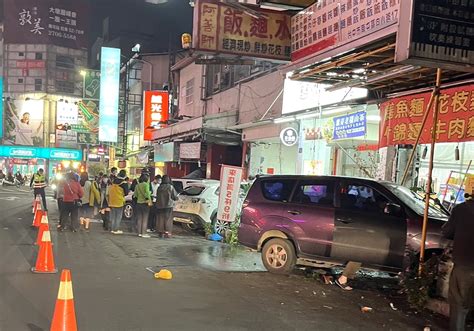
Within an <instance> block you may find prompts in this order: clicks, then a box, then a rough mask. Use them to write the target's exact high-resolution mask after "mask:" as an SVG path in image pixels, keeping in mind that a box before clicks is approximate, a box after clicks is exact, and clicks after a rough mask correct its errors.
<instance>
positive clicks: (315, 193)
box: [291, 181, 334, 206]
mask: <svg viewBox="0 0 474 331" xmlns="http://www.w3.org/2000/svg"><path fill="white" fill-rule="evenodd" d="M333 201H334V185H333V184H332V183H327V182H326V183H325V182H320V181H319V182H318V181H302V182H299V183H298V185H297V187H296V190H295V194H294V195H293V198H292V199H291V202H295V203H303V204H307V205H321V206H332V205H333Z"/></svg>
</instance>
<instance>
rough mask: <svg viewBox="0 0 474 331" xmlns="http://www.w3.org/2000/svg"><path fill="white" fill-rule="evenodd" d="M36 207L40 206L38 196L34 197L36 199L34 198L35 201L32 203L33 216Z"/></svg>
mask: <svg viewBox="0 0 474 331" xmlns="http://www.w3.org/2000/svg"><path fill="white" fill-rule="evenodd" d="M38 206H41V202H40V197H39V195H36V198H35V200H34V201H33V214H35V213H36V210H37V209H38Z"/></svg>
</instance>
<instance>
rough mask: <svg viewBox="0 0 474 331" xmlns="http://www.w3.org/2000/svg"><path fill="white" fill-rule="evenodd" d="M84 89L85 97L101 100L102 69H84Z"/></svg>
mask: <svg viewBox="0 0 474 331" xmlns="http://www.w3.org/2000/svg"><path fill="white" fill-rule="evenodd" d="M83 74H84V91H83V96H82V97H83V98H84V99H91V100H99V94H100V93H99V92H100V71H99V70H84V72H83Z"/></svg>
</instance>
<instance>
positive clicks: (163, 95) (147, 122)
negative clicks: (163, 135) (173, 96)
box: [143, 91, 169, 140]
mask: <svg viewBox="0 0 474 331" xmlns="http://www.w3.org/2000/svg"><path fill="white" fill-rule="evenodd" d="M143 100H144V101H143V114H144V121H143V123H144V124H143V128H144V129H143V139H144V140H153V130H154V129H157V128H159V127H163V126H164V125H166V124H167V123H168V119H169V95H168V91H145V92H144V96H143Z"/></svg>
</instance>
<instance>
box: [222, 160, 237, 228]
mask: <svg viewBox="0 0 474 331" xmlns="http://www.w3.org/2000/svg"><path fill="white" fill-rule="evenodd" d="M241 181H242V168H238V167H232V166H227V165H223V166H222V169H221V186H220V190H219V206H218V207H217V219H218V220H219V221H224V222H234V221H235V219H236V217H237V212H238V210H237V208H238V206H239V193H240V182H241Z"/></svg>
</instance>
